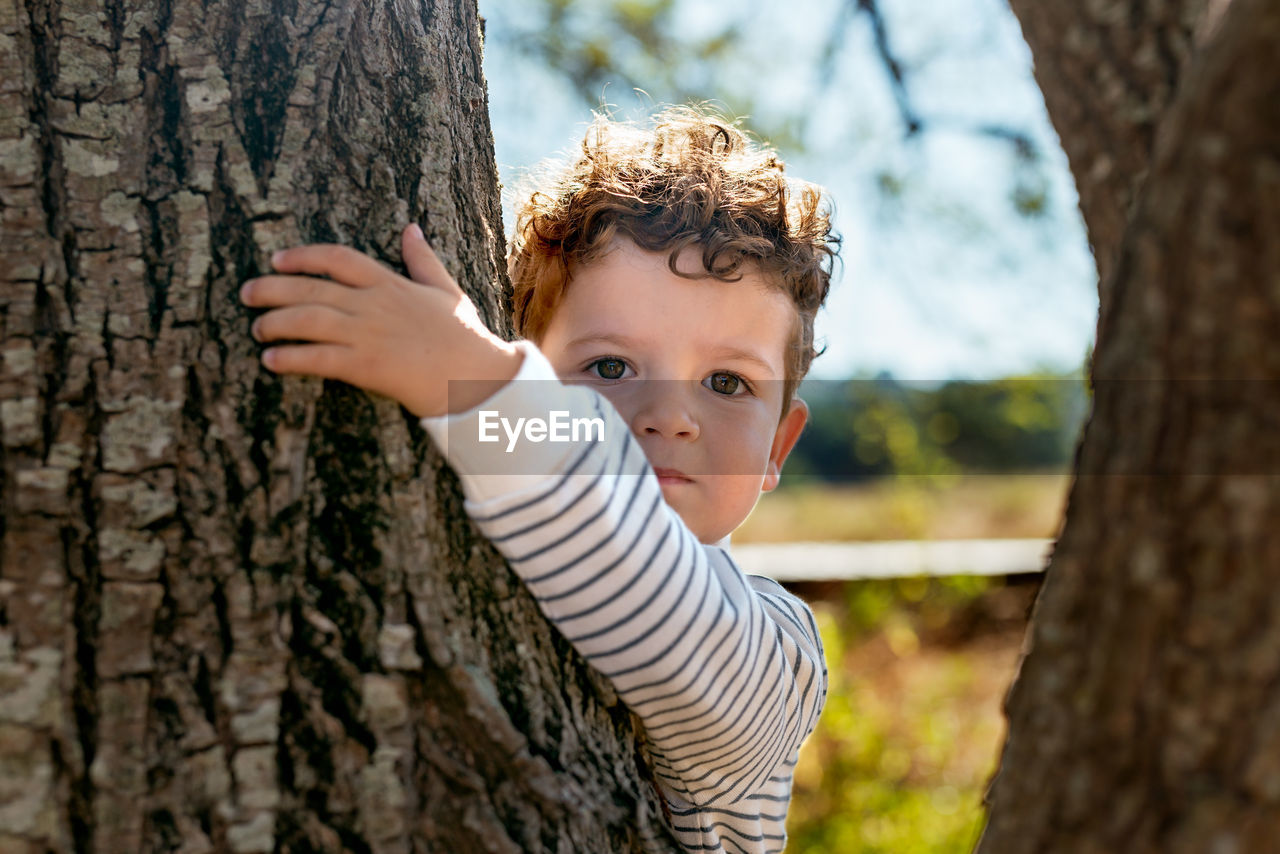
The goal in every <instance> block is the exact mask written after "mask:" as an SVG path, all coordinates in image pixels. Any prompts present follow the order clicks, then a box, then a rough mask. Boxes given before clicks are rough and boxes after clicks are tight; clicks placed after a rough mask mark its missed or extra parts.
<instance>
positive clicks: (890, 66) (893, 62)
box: [854, 0, 922, 137]
mask: <svg viewBox="0 0 1280 854" xmlns="http://www.w3.org/2000/svg"><path fill="white" fill-rule="evenodd" d="M854 3H855V4H856V6H857V9H858V11H859V12H863V13H864V14H866V16H867V17H868V19H870V21H871V33H872V35H873V37H874V38H875V43H876V55H877V56H879V57H880V62H881V64H883V65H884V70H885V73H887V74H888V75H889V87H890V88H891V89H892V90H893V100H894V101H895V102H896V103H897V105H898V112H899V113H900V114H901V115H902V124H903V126H904V127H905V128H906V129H907V136H909V137H910V136H915V135H916V134H917V133H919V132H920V130H921V127H922V122H921V121H920V116H919V114H918V113H916V110H915V107H913V106H912V104H911V98H910V96H909V95H908V94H907V82H906V80H905V78H904V75H903V73H902V63H901V62H899V61H898V58H897V56H895V55H894V53H893V49H892V47H890V45H889V28H888V27H887V26H886V25H885V22H884V15H883V14H881V12H880V6H879V4H878V3H877V0H854Z"/></svg>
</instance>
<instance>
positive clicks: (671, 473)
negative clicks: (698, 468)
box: [653, 468, 693, 486]
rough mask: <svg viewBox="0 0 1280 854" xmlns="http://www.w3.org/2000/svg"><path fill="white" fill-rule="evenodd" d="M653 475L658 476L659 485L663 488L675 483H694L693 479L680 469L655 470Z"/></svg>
mask: <svg viewBox="0 0 1280 854" xmlns="http://www.w3.org/2000/svg"><path fill="white" fill-rule="evenodd" d="M653 473H654V474H656V475H657V476H658V483H659V484H660V485H662V486H669V485H671V484H675V483H693V478H691V477H689V476H688V475H686V474H685V473H684V472H682V471H680V470H679V469H667V468H655V469H654V470H653Z"/></svg>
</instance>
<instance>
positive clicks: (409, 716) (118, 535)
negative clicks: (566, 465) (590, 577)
mask: <svg viewBox="0 0 1280 854" xmlns="http://www.w3.org/2000/svg"><path fill="white" fill-rule="evenodd" d="M486 110H487V102H486V94H485V89H484V86H483V80H482V78H481V73H480V31H479V22H478V20H477V18H476V13H475V8H474V2H467V0H438V2H425V3H423V4H418V3H414V2H408V0H394V2H391V3H387V4H384V3H380V2H370V0H334V1H333V2H307V0H302V1H301V2H296V1H291V0H208V1H207V2H196V0H141V2H137V3H126V2H123V0H0V218H2V222H3V248H4V252H3V260H2V261H0V282H2V283H3V284H2V285H0V324H2V327H0V328H2V330H3V332H2V335H3V339H2V340H3V345H2V346H3V359H4V361H3V372H2V373H0V422H2V426H3V443H2V453H3V457H2V463H3V464H2V466H0V471H2V472H3V475H2V476H3V482H2V484H0V494H2V500H3V508H4V513H3V563H2V565H0V850H3V851H4V852H6V854H23V852H37V851H39V852H46V851H50V852H73V851H74V852H98V854H115V853H116V852H158V851H182V852H187V854H196V852H212V851H217V852H226V851H235V852H256V851H261V852H265V851H282V852H289V851H294V852H301V851H334V852H336V851H369V852H408V851H417V852H423V851H441V852H467V851H486V852H517V851H544V850H545V851H560V852H568V851H587V850H590V851H633V850H648V849H649V848H653V847H657V848H662V847H663V846H664V843H663V841H662V840H664V839H666V837H665V836H664V835H663V831H662V830H661V827H662V824H661V818H660V814H659V812H658V809H659V808H658V806H657V800H656V798H655V796H654V792H653V789H652V785H651V783H650V782H649V781H648V780H647V779H646V778H645V772H644V770H643V769H644V768H645V767H646V766H645V764H644V763H643V762H642V761H640V760H639V757H638V750H639V748H638V747H637V744H636V739H635V735H634V732H633V729H632V722H631V720H630V718H629V716H628V713H627V712H626V710H625V708H624V707H622V706H621V705H620V704H619V703H618V702H617V701H616V699H615V698H614V697H613V696H612V694H611V692H610V690H609V689H608V687H607V685H605V684H603V683H602V682H601V681H600V680H599V679H598V677H596V676H595V675H594V674H593V673H592V672H591V671H590V670H589V669H588V668H587V667H586V666H585V665H584V664H583V663H582V662H581V660H580V659H578V658H576V657H575V656H574V655H573V654H572V651H571V650H570V649H569V648H568V647H567V646H566V644H565V643H564V641H563V640H562V639H561V638H560V637H559V636H558V635H557V634H556V633H555V632H554V631H553V630H551V629H550V628H549V626H548V625H547V624H546V623H545V622H544V621H543V619H542V618H541V616H540V615H539V614H538V612H537V610H536V608H535V606H534V604H533V602H532V600H531V599H530V597H529V596H528V595H527V593H526V592H525V590H524V588H523V587H522V586H521V585H520V584H519V583H518V582H517V581H516V579H515V577H514V576H513V575H511V574H510V572H509V571H508V570H507V569H506V567H505V565H504V564H503V563H502V562H501V560H499V559H498V557H497V556H496V554H495V553H494V551H493V550H492V549H491V547H490V546H488V544H486V543H485V542H483V541H482V540H480V539H478V537H477V535H476V534H475V532H474V531H473V530H472V528H471V526H470V525H469V523H467V521H466V520H465V516H464V515H463V513H462V511H461V506H460V505H461V500H460V494H459V491H458V489H457V484H456V481H455V480H454V479H453V477H452V474H451V473H449V472H448V470H447V469H445V468H444V467H443V466H442V463H441V461H440V459H439V458H438V457H437V456H436V455H435V454H434V452H433V451H432V449H431V447H430V445H429V442H428V441H427V440H426V438H425V436H424V434H423V433H422V431H421V430H420V428H419V427H418V426H417V424H416V423H415V422H414V421H413V419H411V418H409V417H407V416H406V414H405V413H404V412H403V411H402V410H400V409H399V407H398V406H396V405H395V404H393V403H391V402H389V401H386V400H377V399H373V398H371V397H369V396H367V395H365V394H363V393H360V392H357V391H355V390H352V389H350V388H347V387H343V386H341V385H339V384H336V383H327V384H326V383H321V382H319V381H315V380H302V379H288V380H283V381H282V380H280V379H278V378H276V377H274V376H272V375H271V374H269V373H267V372H264V371H263V370H262V369H261V368H260V366H259V364H258V362H257V347H256V346H255V345H254V344H253V342H252V341H251V339H250V338H249V336H248V334H247V333H248V328H249V317H248V314H247V312H246V311H245V310H244V309H243V308H242V307H241V306H240V305H239V303H238V300H237V298H236V291H237V289H238V287H239V285H240V283H241V282H242V281H244V280H245V279H246V278H249V277H251V276H253V275H255V274H258V273H261V272H263V271H264V270H265V263H264V262H265V259H266V257H267V256H268V254H269V253H270V252H271V251H272V250H274V249H277V248H280V247H282V246H285V245H291V244H294V243H297V242H299V241H304V242H312V241H321V240H324V241H330V240H331V241H338V242H342V243H346V244H350V245H355V246H358V247H361V248H365V249H368V250H371V251H374V252H375V253H378V254H380V255H381V256H382V257H384V258H385V259H386V260H388V261H389V262H393V261H394V260H395V252H396V249H395V240H396V237H397V234H398V230H399V228H400V227H402V226H403V225H404V224H405V223H406V222H408V221H410V220H411V219H414V220H417V221H419V222H421V223H422V224H423V226H424V228H425V230H426V232H427V235H428V237H429V238H431V240H432V241H433V243H434V245H435V246H436V248H437V249H438V251H439V252H440V254H441V256H442V257H443V259H444V260H445V262H446V264H447V265H448V267H449V268H450V270H451V271H452V272H453V273H454V275H455V276H456V277H457V278H458V279H459V280H460V282H461V283H462V284H463V287H464V288H465V289H466V290H467V291H468V292H469V293H470V294H471V295H472V296H473V297H475V298H476V299H477V301H478V302H479V305H480V308H481V311H482V313H483V314H484V315H485V316H486V317H487V319H488V320H489V321H490V322H491V323H493V324H494V325H495V326H496V327H497V328H499V329H502V330H504V331H505V330H506V329H507V327H506V325H505V324H506V321H505V318H504V316H503V315H502V312H501V304H502V289H501V283H503V282H504V281H505V279H504V278H503V276H504V274H503V273H502V271H501V264H502V262H501V251H500V250H501V244H502V234H501V220H500V215H499V207H498V197H497V177H496V171H495V169H494V164H493V156H492V142H491V136H490V132H489V126H488V117H487V112H486ZM650 837H653V839H651V838H650Z"/></svg>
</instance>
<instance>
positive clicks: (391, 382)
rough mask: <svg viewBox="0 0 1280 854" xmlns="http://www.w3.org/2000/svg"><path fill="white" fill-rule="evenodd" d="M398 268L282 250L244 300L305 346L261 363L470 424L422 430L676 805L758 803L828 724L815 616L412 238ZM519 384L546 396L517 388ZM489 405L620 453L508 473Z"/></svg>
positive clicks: (565, 450) (588, 453)
mask: <svg viewBox="0 0 1280 854" xmlns="http://www.w3.org/2000/svg"><path fill="white" fill-rule="evenodd" d="M404 256H405V260H406V263H407V264H408V266H409V270H410V273H411V275H412V276H413V278H414V281H410V280H408V279H405V278H404V277H401V276H398V275H396V274H395V273H393V272H392V271H390V270H388V269H387V268H385V267H383V266H382V265H381V264H378V263H377V262H376V261H373V260H372V259H370V258H368V257H367V256H364V255H361V254H360V253H358V252H355V251H353V250H350V249H345V248H343V247H336V246H307V247H301V248H298V249H292V250H288V251H286V252H284V253H278V254H277V255H276V256H275V258H274V259H273V263H274V264H275V266H276V269H277V270H278V271H279V272H280V273H281V274H282V275H274V276H266V277H263V278H260V279H257V280H254V281H251V282H248V283H246V285H245V286H244V288H243V289H242V296H241V298H242V300H243V301H244V302H245V303H246V304H247V305H250V306H254V307H264V308H268V309H270V310H269V311H267V312H266V313H265V314H263V315H262V316H261V317H259V318H258V319H257V320H256V321H255V323H254V327H253V332H254V336H255V338H257V339H258V340H260V341H266V342H272V341H282V340H287V341H294V342H303V343H290V344H284V345H276V346H272V347H271V348H270V349H268V350H266V351H265V352H264V354H263V362H264V364H266V366H267V367H268V368H270V369H272V370H275V371H278V372H283V373H303V374H312V375H317V376H323V377H330V378H334V379H339V380H343V381H346V382H349V383H352V384H354V385H358V386H360V387H362V388H365V389H368V390H371V391H375V392H380V393H383V394H386V395H388V396H391V397H394V398H395V399H397V400H399V401H400V402H401V403H402V404H404V405H405V407H406V408H408V409H409V410H410V411H412V412H414V413H415V414H417V415H419V416H441V415H444V414H446V413H448V412H454V413H459V415H458V417H456V418H453V419H448V420H447V421H446V420H435V419H430V418H429V419H427V421H426V422H424V423H426V424H427V425H428V429H430V430H432V432H433V434H435V437H436V440H437V442H438V443H439V444H440V446H441V448H442V449H443V450H444V451H445V453H446V455H447V457H448V458H449V460H450V462H451V464H452V465H453V466H454V468H455V469H456V470H457V471H458V472H459V474H460V476H461V477H462V480H463V486H464V490H465V491H466V494H467V496H468V504H467V508H468V511H469V512H470V513H471V515H472V516H473V517H475V518H476V520H477V522H478V523H479V525H480V527H481V529H482V530H483V531H484V532H485V533H486V535H488V536H489V537H490V538H491V539H492V540H493V541H494V543H495V544H496V545H497V546H498V548H499V549H500V550H501V551H502V552H503V553H504V554H505V555H506V556H507V557H508V559H509V561H510V562H511V564H512V566H513V568H515V570H516V571H517V572H518V573H519V574H520V575H521V576H522V577H523V578H524V579H525V581H526V583H527V584H528V586H529V588H530V589H531V590H532V592H533V594H534V596H535V597H536V598H537V599H538V601H539V603H540V605H541V607H542V609H543V611H544V612H545V613H546V614H547V616H548V617H549V618H550V619H551V620H552V621H553V622H555V623H556V625H557V626H558V627H559V628H560V630H561V631H562V632H563V633H564V634H565V635H566V637H568V639H569V640H570V641H571V642H573V643H574V645H575V646H576V647H577V648H578V649H579V650H580V651H581V652H582V653H583V654H584V655H585V656H586V657H587V658H588V660H590V661H591V662H592V664H593V665H594V666H595V667H596V668H597V669H599V670H600V671H602V672H603V673H605V674H606V675H608V676H610V677H611V679H612V681H613V683H614V685H615V687H616V688H617V689H618V691H619V693H620V695H621V696H622V698H623V699H624V701H626V702H627V704H628V705H629V706H630V707H631V708H632V709H633V710H634V711H635V712H636V714H637V715H638V716H639V718H640V719H641V721H642V722H643V723H644V726H645V728H646V731H647V734H648V737H649V739H650V741H651V743H652V744H653V746H654V753H655V759H656V761H657V762H658V763H659V765H660V767H659V769H658V770H659V774H660V775H661V779H662V781H663V783H664V784H665V787H666V789H667V791H668V793H669V794H670V795H671V796H672V797H673V798H678V799H680V800H683V801H684V802H686V803H689V804H693V805H698V806H706V805H713V804H730V803H734V802H736V801H738V800H739V799H741V798H742V797H743V796H745V795H747V794H748V793H751V792H752V791H754V790H756V789H758V788H759V787H760V786H761V784H762V783H763V782H764V781H765V779H766V778H768V777H769V775H770V774H772V773H774V772H775V771H776V769H778V768H779V767H780V765H781V763H783V762H785V761H786V760H787V759H788V758H789V757H792V756H794V754H795V752H796V750H797V748H798V747H799V744H800V741H801V740H802V739H803V738H804V736H805V735H806V734H807V733H808V732H809V730H810V729H812V727H813V725H814V723H815V722H816V719H817V715H818V711H819V710H820V709H821V705H822V699H823V696H824V695H825V685H826V680H825V669H824V666H823V661H822V653H821V648H820V644H819V641H818V634H817V631H816V628H815V627H814V624H813V618H812V615H811V614H809V612H808V609H807V608H805V607H804V606H803V605H802V604H801V603H800V602H799V601H798V600H795V599H793V598H792V597H789V596H788V595H787V594H786V593H785V592H783V591H782V590H781V588H779V587H777V585H772V584H771V583H770V582H766V581H764V580H763V579H750V580H748V579H747V578H746V576H744V575H743V574H742V572H741V571H740V570H739V569H738V568H737V566H736V565H735V564H734V563H733V561H732V560H731V559H730V558H729V556H728V554H727V553H726V552H725V551H724V550H723V549H719V548H716V547H713V546H704V545H702V544H701V543H699V542H698V541H697V538H696V537H694V535H693V534H692V533H691V532H690V531H689V530H688V528H687V527H686V526H685V525H684V523H683V522H682V521H681V520H680V519H679V517H678V516H677V515H676V514H675V513H674V512H673V511H672V510H671V509H670V508H669V507H668V506H667V504H666V503H665V501H663V499H662V493H661V488H660V487H659V485H658V482H657V479H656V478H655V477H654V474H653V470H652V469H651V468H650V466H649V464H648V462H647V461H646V460H645V458H644V454H643V452H642V451H641V449H640V447H639V445H638V443H636V442H635V441H634V439H632V437H631V434H630V431H629V429H628V428H627V425H626V424H625V422H623V420H622V419H621V418H620V417H619V416H618V414H617V412H616V411H615V410H614V409H613V407H612V406H611V405H610V404H609V403H608V402H607V401H605V400H604V398H602V397H600V396H599V395H598V394H596V393H595V392H594V391H591V390H589V389H586V388H583V387H580V386H565V385H562V384H560V383H559V381H558V379H557V378H556V375H555V372H554V370H553V369H552V368H551V366H550V364H548V363H547V361H546V360H545V358H543V357H542V355H541V353H539V352H538V350H537V348H536V347H534V346H533V345H531V344H529V343H527V342H523V343H521V344H518V345H513V344H509V343H507V342H504V341H501V340H500V339H498V338H497V337H496V336H494V335H493V334H492V333H491V332H489V331H488V330H487V329H485V328H484V326H483V325H482V324H481V323H480V321H479V319H478V317H477V316H476V312H475V309H474V307H473V306H472V305H471V303H470V301H469V300H467V298H466V296H465V295H464V294H462V292H461V290H460V289H458V287H457V285H456V284H454V282H453V280H452V279H451V278H450V277H449V276H448V273H447V272H445V270H444V269H443V267H442V266H441V265H440V263H439V261H438V260H437V259H436V258H435V255H434V253H432V252H431V250H430V248H429V247H428V246H427V244H426V242H425V240H424V239H423V238H422V236H421V231H415V229H414V228H413V227H411V228H410V229H406V232H405V237H404ZM318 276H325V277H327V278H317V277H318ZM517 371H519V375H518V378H519V379H521V380H532V379H537V380H541V382H537V383H527V382H510V380H511V378H512V377H513V376H516V375H517ZM463 379H465V380H469V381H470V382H467V383H462V384H458V385H455V387H454V391H455V393H454V394H453V395H450V393H449V391H450V389H449V384H450V381H456V380H463ZM531 388H532V389H535V390H536V392H538V393H539V394H535V395H534V398H535V399H532V400H531V399H529V395H528V394H526V392H527V391H528V390H530V389H531ZM459 390H460V391H461V393H458V392H459ZM481 402H484V404H485V408H487V409H495V410H500V411H501V412H502V413H503V414H504V415H507V416H508V417H513V418H514V417H519V416H537V417H545V416H546V415H547V413H548V412H549V411H550V410H552V409H559V410H567V411H569V412H572V413H573V414H574V415H588V416H596V417H601V418H603V419H604V420H605V424H606V433H605V435H606V436H608V437H614V438H615V439H616V441H609V442H604V443H574V444H559V445H557V444H553V443H550V442H545V443H542V444H537V445H530V446H527V449H526V452H525V453H522V454H521V455H518V457H519V460H520V463H521V465H523V466H524V469H523V470H522V471H519V472H516V473H514V474H499V472H504V471H506V470H507V469H508V468H510V465H511V463H512V461H513V458H512V457H508V456H505V455H503V454H502V451H501V443H496V444H485V445H482V444H480V443H479V442H478V441H476V438H477V437H478V424H477V423H476V421H477V420H478V414H477V412H476V411H475V409H474V408H473V407H475V405H476V404H478V403H481ZM530 450H531V451H532V453H529V451H530Z"/></svg>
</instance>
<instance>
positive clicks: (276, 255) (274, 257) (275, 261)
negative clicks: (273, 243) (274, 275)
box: [271, 249, 284, 267]
mask: <svg viewBox="0 0 1280 854" xmlns="http://www.w3.org/2000/svg"><path fill="white" fill-rule="evenodd" d="M283 257H284V250H283V249H280V250H278V251H276V252H272V253H271V266H272V267H278V266H280V259H281V258H283Z"/></svg>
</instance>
